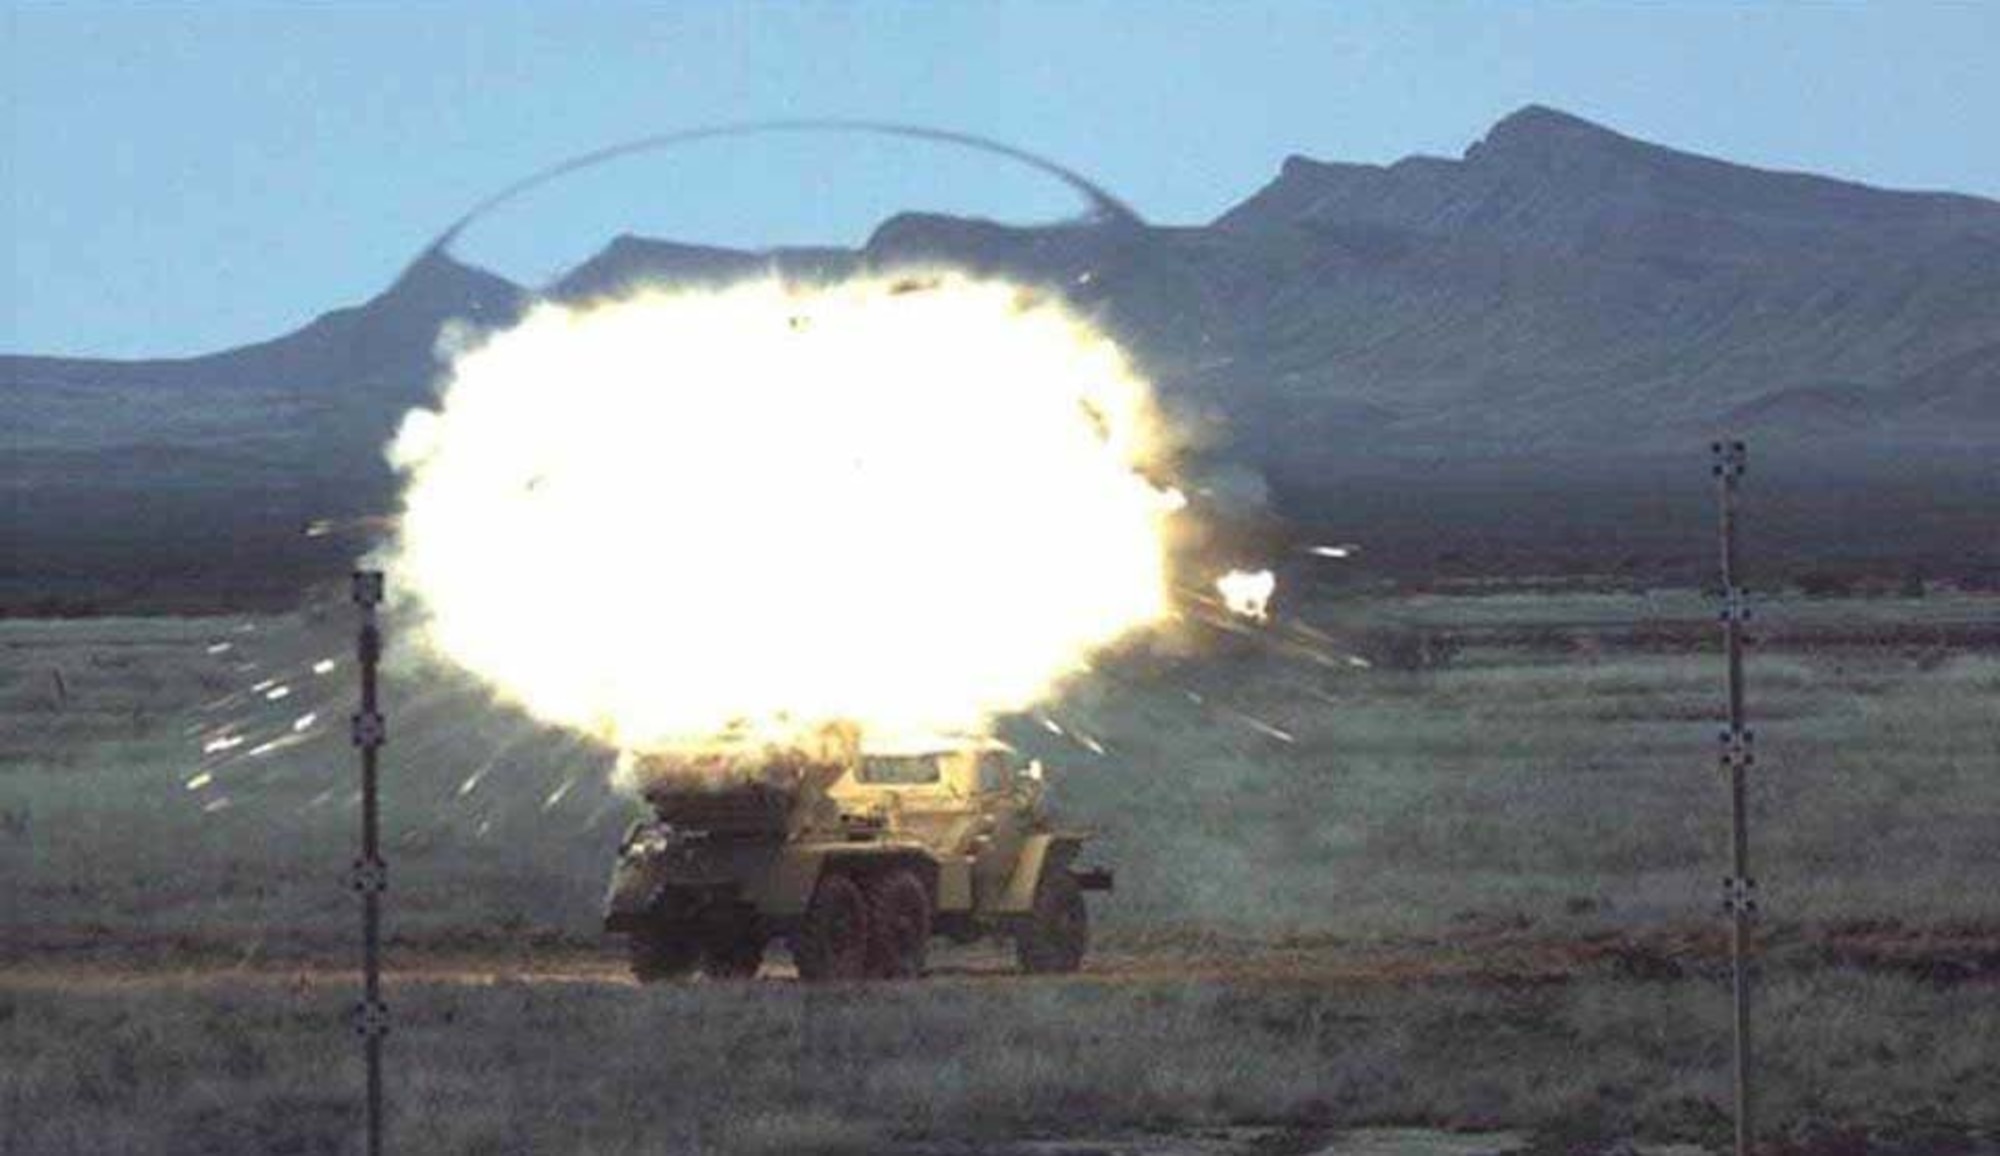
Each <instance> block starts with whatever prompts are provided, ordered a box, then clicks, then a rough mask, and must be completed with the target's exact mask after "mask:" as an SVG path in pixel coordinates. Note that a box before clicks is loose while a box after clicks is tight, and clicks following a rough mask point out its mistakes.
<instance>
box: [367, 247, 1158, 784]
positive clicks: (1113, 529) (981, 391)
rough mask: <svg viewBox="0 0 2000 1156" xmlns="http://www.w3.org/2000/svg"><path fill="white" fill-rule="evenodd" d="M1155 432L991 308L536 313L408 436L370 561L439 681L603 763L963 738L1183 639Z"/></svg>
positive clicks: (1064, 340) (1149, 414) (1074, 340)
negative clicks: (402, 596) (551, 726)
mask: <svg viewBox="0 0 2000 1156" xmlns="http://www.w3.org/2000/svg"><path fill="white" fill-rule="evenodd" d="M1157 427H1158V419H1157V417H1156V415H1155V412H1154V409H1153V404H1152V398H1151V394H1150V390H1149V387H1148V386H1147V385H1146V383H1145V382H1144V381H1143V380H1141V379H1140V378H1139V377H1138V376H1137V375H1136V374H1135V373H1134V372H1133V370H1132V368H1131V366H1130V365H1129V364H1128V362H1127V360H1126V358H1125V356H1124V354H1123V352H1122V351H1121V350H1120V349H1119V348H1118V347H1117V345H1115V344H1114V343H1113V342H1112V341H1111V340H1110V339H1109V338H1107V337H1105V336H1104V335H1103V334H1101V333H1099V332H1098V331H1097V330H1095V329H1094V328H1093V327H1092V326H1091V325H1090V324H1089V323H1087V322H1086V321H1084V320H1083V319H1081V318H1079V317H1078V316H1076V315H1075V314H1073V313H1071V312H1069V311H1068V310H1067V309H1066V307H1064V306H1063V305H1062V304H1060V302H1059V301H1057V300H1056V299H1055V298H1053V297H1052V296H1050V295H1042V294H1029V293H1024V292H1023V291H1022V290H1021V289H1020V287H1018V286H1015V285H1011V284H1007V283H1004V282H998V281H979V280H972V279H969V278H966V277H962V276H958V275H954V274H941V275H937V276H931V277H925V278H922V279H911V278H901V279H885V278H861V279H856V280H851V281H847V282H844V283H840V284H835V285H831V286H803V285H796V284H789V283H785V282H783V281H778V280H761V281H753V282H746V283H741V284H737V285H734V286H730V287H726V288H723V289H720V290H714V291H693V290H687V291H667V290H662V289H654V290H647V291H642V292H640V293H639V294H637V295H635V296H632V297H630V298H627V299H624V300H617V301H610V302H605V303H600V304H596V305H593V306H589V307H569V306H563V305H556V304H544V305H542V306H539V307H537V308H536V309H534V310H532V311H531V312H530V313H529V314H528V315H527V316H526V317H525V318H524V319H523V320H522V321H521V322H520V324H518V325H517V326H516V327H514V328H513V329H510V330H506V331H503V332H500V333H497V334H495V335H493V336H491V337H490V338H488V339H487V340H485V341H484V342H483V343H480V344H476V345H468V346H467V347H465V348H463V349H460V350H458V351H456V353H455V355H454V358H453V362H452V366H451V370H450V377H449V381H448V383H447V384H446V386H445V389H444V392H443V396H442V398H441V400H440V402H439V404H438V407H437V409H436V410H435V411H432V410H419V411H416V412H413V413H412V414H411V415H409V417H408V418H407V419H406V420H405V422H404V425H403V427H402V430H401V432H400V433H399V435H398V437H397V439H396V442H395V444H394V445H393V447H392V448H391V451H390V455H391V458H392V460H393V461H394V463H395V464H396V466H397V467H398V468H399V469H400V470H401V471H402V472H403V474H404V476H405V479H406V488H405V492H404V497H403V506H404V510H403V516H402V518H401V520H400V523H399V527H398V530H397V537H396V538H395V539H394V540H393V541H392V542H391V543H390V546H389V554H390V556H389V557H388V558H387V559H386V560H385V561H386V563H387V564H388V565H390V566H391V567H393V568H394V569H395V570H396V571H397V573H398V574H399V575H400V576H401V585H402V586H403V588H404V589H405V590H407V591H408V592H409V593H410V594H411V595H412V599H413V601H414V602H415V604H416V609H417V611H418V612H419V614H420V615H421V616H422V622H423V625H422V631H423V635H424V638H423V640H424V642H425V643H426V644H427V646H428V648H429V649H430V650H431V651H432V652H433V653H434V654H436V655H438V656H441V657H443V658H444V659H446V660H448V661H449V662H451V663H453V664H455V665H457V666H460V667H463V668H464V669H466V670H468V671H470V672H472V673H473V674H475V675H477V676H478V677H480V678H481V679H483V680H485V681H486V682H487V683H489V684H490V685H491V686H492V687H493V688H494V689H495V690H497V691H498V692H499V693H500V694H501V695H502V696H503V697H504V698H506V699H508V700H511V701H512V702H514V703H516V704H518V705H520V706H521V707H522V708H524V709H525V710H526V711H527V712H528V713H530V714H531V715H533V716H535V717H537V718H539V719H541V720H543V721H546V722H551V723H556V724H560V725H564V726H568V727H571V728H574V729H576V730H578V731H581V732H584V733H587V734H590V735H592V736H594V737H596V738H598V739H600V740H602V741H604V742H606V743H607V744H610V745H612V746H616V747H619V748H623V749H633V750H668V749H674V748H676V747H683V746H689V745H693V744H696V743H698V742H700V741H701V740H703V739H705V738H706V737H707V736H711V735H714V734H717V733H721V732H724V731H733V732H736V733H753V734H757V735H761V736H764V737H767V738H771V739H774V740H783V739H784V738H786V737H787V736H797V735H800V734H805V733H809V732H810V731H811V730H812V729H813V728H814V727H817V726H820V725H822V724H825V723H827V722H830V721H833V720H848V721H852V722H855V723H858V724H859V725H861V726H862V727H863V728H864V729H866V730H867V731H869V732H870V733H871V734H883V733H904V734H907V733H939V732H978V731H980V730H982V729H984V728H985V727H986V726H987V725H988V724H989V722H990V719H991V718H992V716H993V715H995V714H998V713H1002V712H1007V711H1014V710H1020V709H1024V708H1027V707H1029V706H1031V705H1033V704H1034V703H1036V702H1038V701H1041V700H1043V699H1045V698H1046V697H1047V696H1048V695H1049V694H1050V693H1051V692H1052V691H1053V690H1054V688H1055V687H1056V686H1057V685H1058V684H1059V683H1060V682H1061V681H1062V680H1064V679H1065V678H1067V677H1070V676H1072V675H1074V674H1076V673H1078V672H1080V671H1082V670H1083V669H1084V668H1085V666H1086V664H1087V662H1088V661H1089V659H1090V657H1091V656H1092V654H1093V653H1094V652H1095V651H1097V650H1099V649H1100V648H1102V647H1105V646H1107V645H1109V644H1112V643H1114V642H1116V641H1117V640H1119V639H1121V638H1123V637H1125V636H1126V635H1128V634H1130V633H1132V632H1134V631H1136V630H1139V629H1142V628H1144V627H1146V626H1149V625H1151V624H1153V623H1155V622H1158V621H1160V620H1162V619H1163V618H1164V617H1166V615H1167V614H1168V611H1169V604H1168V602H1169V595H1168V590H1169V583H1168V580H1167V573H1166V571H1167V560H1166V553H1167V551H1166V537H1167V526H1168V522H1169V520H1170V519H1171V518H1172V517H1173V512H1174V510H1175V508H1176V507H1177V505H1179V504H1180V500H1179V499H1178V495H1176V494H1174V493H1173V492H1171V491H1169V490H1166V489H1163V488H1162V487H1161V485H1160V484H1158V483H1156V482H1155V481H1153V480H1151V479H1152V478H1153V477H1155V476H1157V474H1158V472H1159V466H1160V460H1159V458H1160V451H1159V449H1158V446H1159V445H1160V442H1161V439H1160V437H1159V434H1158V428H1157ZM499 527H505V532H504V533H502V532H496V529H497V528H499ZM539 606H546V607H552V608H554V609H555V610H556V612H554V613H534V612H530V611H531V608H534V607H539Z"/></svg>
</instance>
